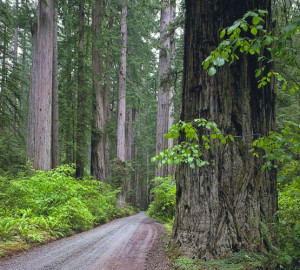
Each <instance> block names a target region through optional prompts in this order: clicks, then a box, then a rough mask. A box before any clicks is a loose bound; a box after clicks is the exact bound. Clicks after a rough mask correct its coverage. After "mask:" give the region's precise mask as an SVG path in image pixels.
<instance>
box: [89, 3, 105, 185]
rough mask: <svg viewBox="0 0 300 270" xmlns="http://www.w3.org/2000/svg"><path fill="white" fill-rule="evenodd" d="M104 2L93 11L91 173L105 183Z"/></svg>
mask: <svg viewBox="0 0 300 270" xmlns="http://www.w3.org/2000/svg"><path fill="white" fill-rule="evenodd" d="M102 8H103V6H102V1H101V0H96V3H95V8H94V10H93V23H92V26H93V45H92V56H93V57H92V61H93V126H92V145H91V173H92V175H93V176H95V178H96V179H97V180H100V181H105V178H106V176H107V172H106V166H105V147H106V135H105V124H106V120H107V110H106V107H105V104H106V103H107V101H106V100H105V99H106V98H107V95H106V93H105V90H107V89H106V88H104V87H103V86H102V76H103V74H102V57H101V51H100V49H99V47H100V46H99V43H100V42H99V41H100V38H102V36H101V33H102V30H101V21H102V12H101V9H102Z"/></svg>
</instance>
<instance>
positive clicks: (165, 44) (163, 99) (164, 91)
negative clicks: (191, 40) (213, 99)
mask: <svg viewBox="0 0 300 270" xmlns="http://www.w3.org/2000/svg"><path fill="white" fill-rule="evenodd" d="M170 11H171V10H170V1H169V0H162V9H161V16H160V43H161V46H162V47H161V49H160V50H159V88H158V105H157V127H156V154H159V153H160V152H161V151H163V150H165V149H167V148H168V141H167V140H166V139H165V137H164V135H165V134H166V133H168V125H169V84H168V83H167V73H168V71H169V68H170V52H169V49H170V38H169V35H168V34H169V33H168V31H167V27H168V26H169V23H170ZM155 176H156V177H166V176H168V166H161V167H160V168H158V166H156V169H155Z"/></svg>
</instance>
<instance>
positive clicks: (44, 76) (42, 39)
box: [33, 0, 54, 170]
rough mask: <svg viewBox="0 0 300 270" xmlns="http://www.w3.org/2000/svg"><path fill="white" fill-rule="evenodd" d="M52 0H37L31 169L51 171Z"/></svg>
mask: <svg viewBox="0 0 300 270" xmlns="http://www.w3.org/2000/svg"><path fill="white" fill-rule="evenodd" d="M53 16H54V5H53V0H40V1H39V7H38V31H37V39H38V40H37V41H38V55H37V57H38V70H37V82H36V83H37V88H36V102H35V105H36V106H35V139H34V162H33V164H34V168H35V169H39V170H47V169H50V168H51V160H52V159H51V142H52V139H51V134H52V132H51V125H52V66H53Z"/></svg>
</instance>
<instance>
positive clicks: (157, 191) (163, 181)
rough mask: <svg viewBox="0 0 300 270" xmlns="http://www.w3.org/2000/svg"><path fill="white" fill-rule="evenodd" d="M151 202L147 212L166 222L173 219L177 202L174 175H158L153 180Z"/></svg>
mask: <svg viewBox="0 0 300 270" xmlns="http://www.w3.org/2000/svg"><path fill="white" fill-rule="evenodd" d="M151 183H152V184H153V186H154V187H153V188H152V189H151V192H150V195H151V200H152V202H151V204H150V205H149V208H148V210H147V214H148V215H150V216H151V217H154V218H156V219H158V220H161V221H163V222H166V221H168V220H171V219H173V217H174V214H175V203H176V185H175V181H174V179H173V177H171V176H169V177H164V178H163V177H156V178H154V179H153V180H151Z"/></svg>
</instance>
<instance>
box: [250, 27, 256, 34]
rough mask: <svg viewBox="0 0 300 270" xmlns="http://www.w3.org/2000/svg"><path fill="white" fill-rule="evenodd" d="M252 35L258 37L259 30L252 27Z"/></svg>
mask: <svg viewBox="0 0 300 270" xmlns="http://www.w3.org/2000/svg"><path fill="white" fill-rule="evenodd" d="M251 34H252V35H254V36H256V35H257V29H256V27H251Z"/></svg>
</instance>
